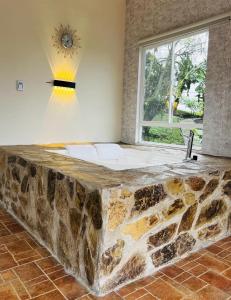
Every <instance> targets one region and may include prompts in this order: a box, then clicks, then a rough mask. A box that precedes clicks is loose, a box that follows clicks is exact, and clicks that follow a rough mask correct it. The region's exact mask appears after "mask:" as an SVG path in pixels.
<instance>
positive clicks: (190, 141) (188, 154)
mask: <svg viewBox="0 0 231 300" xmlns="http://www.w3.org/2000/svg"><path fill="white" fill-rule="evenodd" d="M193 141H194V132H193V131H192V130H190V134H189V138H188V146H187V152H186V157H185V160H189V159H191V156H192V147H193Z"/></svg>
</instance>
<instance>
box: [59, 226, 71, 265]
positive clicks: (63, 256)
mask: <svg viewBox="0 0 231 300" xmlns="http://www.w3.org/2000/svg"><path fill="white" fill-rule="evenodd" d="M67 232H68V230H67V227H66V225H65V224H64V223H63V222H62V221H59V228H58V235H57V241H56V244H57V254H58V256H59V259H60V261H61V262H62V263H63V264H64V265H65V267H67V268H69V267H70V266H71V262H70V261H69V259H68V257H69V255H68V253H69V250H70V251H71V246H70V244H69V239H68V235H67Z"/></svg>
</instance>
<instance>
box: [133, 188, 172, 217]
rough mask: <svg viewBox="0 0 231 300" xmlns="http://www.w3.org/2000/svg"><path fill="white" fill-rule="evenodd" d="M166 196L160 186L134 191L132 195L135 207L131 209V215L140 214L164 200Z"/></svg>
mask: <svg viewBox="0 0 231 300" xmlns="http://www.w3.org/2000/svg"><path fill="white" fill-rule="evenodd" d="M166 196H167V194H166V193H165V191H164V187H163V185H162V184H157V185H153V186H149V187H145V188H142V189H140V190H138V191H136V192H135V194H134V197H135V205H134V207H133V209H132V214H133V215H135V214H137V213H138V214H140V213H141V212H143V211H145V210H147V209H149V208H150V207H153V206H155V205H156V204H158V203H159V202H160V201H162V200H164V199H165V198H166Z"/></svg>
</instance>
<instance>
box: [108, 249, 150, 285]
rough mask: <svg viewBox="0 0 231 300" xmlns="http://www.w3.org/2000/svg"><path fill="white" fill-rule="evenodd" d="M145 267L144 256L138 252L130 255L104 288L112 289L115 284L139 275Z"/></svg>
mask: <svg viewBox="0 0 231 300" xmlns="http://www.w3.org/2000/svg"><path fill="white" fill-rule="evenodd" d="M145 267H146V262H145V258H144V257H143V256H141V255H140V254H137V255H134V256H133V257H131V258H130V259H129V260H128V261H127V262H126V263H125V265H124V266H123V267H122V269H121V270H120V271H118V273H117V274H116V275H115V277H114V279H113V280H112V281H111V282H109V283H108V284H107V287H106V289H108V288H109V289H110V290H112V289H114V288H115V287H116V286H118V285H120V284H122V283H125V282H127V281H130V280H134V279H136V278H137V277H138V276H140V275H141V274H142V273H143V272H144V271H145Z"/></svg>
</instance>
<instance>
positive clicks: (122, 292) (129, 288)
mask: <svg viewBox="0 0 231 300" xmlns="http://www.w3.org/2000/svg"><path fill="white" fill-rule="evenodd" d="M137 288H140V286H137V285H136V284H134V283H130V284H128V285H126V286H124V287H122V288H121V289H120V290H119V291H118V292H117V293H118V294H119V295H120V296H121V297H124V296H127V295H128V294H131V293H132V292H134V291H135V290H136V289H137Z"/></svg>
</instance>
